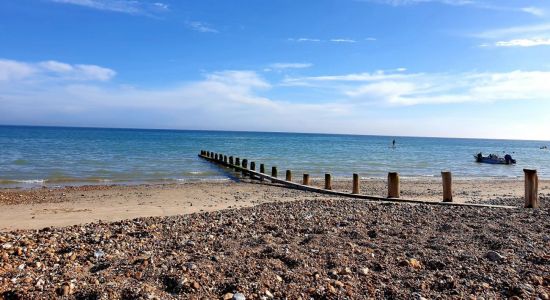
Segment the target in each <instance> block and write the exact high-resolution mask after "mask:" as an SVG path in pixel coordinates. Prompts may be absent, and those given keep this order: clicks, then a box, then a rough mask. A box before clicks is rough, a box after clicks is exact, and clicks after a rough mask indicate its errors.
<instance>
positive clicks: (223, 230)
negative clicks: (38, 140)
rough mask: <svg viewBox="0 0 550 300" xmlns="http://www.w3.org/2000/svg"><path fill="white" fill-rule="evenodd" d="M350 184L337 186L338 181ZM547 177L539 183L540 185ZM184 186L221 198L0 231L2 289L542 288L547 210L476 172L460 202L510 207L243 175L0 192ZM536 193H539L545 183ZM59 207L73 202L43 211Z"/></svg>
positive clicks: (507, 294)
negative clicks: (311, 189) (325, 191)
mask: <svg viewBox="0 0 550 300" xmlns="http://www.w3.org/2000/svg"><path fill="white" fill-rule="evenodd" d="M347 184H348V183H347V182H341V183H335V185H334V186H335V188H341V189H344V188H347ZM435 184H436V183H431V182H424V183H422V184H420V183H418V182H416V183H415V184H410V185H408V184H406V183H405V182H404V184H403V192H402V194H403V195H405V196H409V197H412V196H413V195H414V192H415V191H413V190H411V189H410V188H409V186H412V187H417V188H419V189H423V190H424V191H425V194H424V196H425V197H426V198H427V199H430V190H432V189H433V190H434V192H433V195H432V197H433V200H434V201H437V200H436V198H435V196H436V194H438V192H436V191H435V190H436V187H435ZM462 184H463V185H465V186H466V183H462ZM518 184H521V182H519V183H518ZM546 184H547V183H546V182H543V183H542V184H541V187H542V190H543V191H544V189H545V188H547V187H545V186H546ZM380 185H381V187H379V186H380ZM460 186H462V185H461V184H460V183H459V184H457V187H460ZM487 186H489V184H487ZM492 186H494V183H493V184H492ZM503 186H504V185H503ZM505 186H509V187H510V188H511V189H513V187H514V185H512V184H506V185H505ZM480 187H481V188H480ZM383 188H384V186H383V184H382V183H381V182H369V183H365V184H362V192H363V191H364V192H367V191H372V192H375V191H378V190H380V189H383ZM189 189H192V190H193V191H194V194H192V195H193V196H194V197H196V198H197V199H199V200H200V199H203V195H202V194H201V192H200V190H202V191H203V192H202V193H206V192H207V191H210V193H206V195H205V196H204V197H206V198H211V199H218V200H220V201H213V200H212V203H217V204H218V206H216V207H214V206H213V207H211V208H210V209H207V207H208V204H207V205H205V207H203V208H200V209H199V208H198V207H196V209H197V210H196V211H187V212H183V213H180V212H179V211H178V212H177V213H175V214H174V215H166V216H156V217H143V216H142V217H138V218H134V219H131V218H127V219H124V220H119V221H116V220H115V221H113V220H109V218H108V216H106V218H105V219H106V220H103V221H92V222H91V223H87V222H79V223H78V224H77V225H76V224H75V225H67V226H44V227H41V228H32V229H26V230H22V229H14V230H7V231H4V232H2V233H0V295H2V297H3V299H52V298H62V299H435V298H437V299H505V298H511V299H537V298H539V299H548V295H549V293H550V267H549V266H550V253H549V252H548V249H549V247H550V223H549V222H548V220H550V210H549V209H548V207H545V206H543V207H542V208H540V209H523V208H519V206H520V205H521V200H522V199H521V197H517V195H515V194H514V192H512V191H507V190H506V189H501V190H500V194H498V195H497V196H491V197H488V196H485V195H487V194H490V195H492V194H491V193H492V192H494V191H492V190H490V189H483V184H481V185H478V186H477V187H474V186H471V185H470V192H468V193H469V194H468V196H467V197H466V198H467V199H466V200H468V199H469V201H471V202H477V203H479V202H484V203H488V202H494V201H491V199H493V200H494V199H501V200H500V201H501V202H507V204H513V203H516V204H517V206H518V208H517V209H496V208H482V207H441V206H434V205H426V204H407V203H393V202H389V203H386V202H382V203H381V202H369V201H358V200H352V199H346V198H338V197H331V196H326V195H317V194H314V193H307V192H302V191H297V190H290V189H285V188H282V187H278V186H275V185H270V184H256V183H251V182H239V183H237V182H231V183H216V184H214V183H202V184H189V185H184V186H134V187H131V186H130V187H128V186H111V187H107V186H99V187H97V186H96V187H72V188H63V189H57V190H48V189H34V190H3V191H1V192H0V196H1V197H0V198H1V199H2V202H3V204H2V206H1V207H2V208H3V210H2V213H4V214H6V211H8V213H9V208H15V207H19V208H20V207H22V206H30V207H36V206H40V205H54V206H55V205H67V204H68V201H73V200H74V199H72V198H71V197H73V196H79V197H81V198H84V199H85V200H82V201H84V202H85V201H88V202H90V204H91V206H93V205H97V201H99V200H97V199H101V198H102V197H103V198H106V197H112V198H110V199H109V201H113V200H116V201H120V200H121V197H122V198H124V197H126V198H127V200H128V201H131V198H132V197H137V198H140V199H142V200H143V199H154V198H155V195H156V194H159V193H160V194H161V195H165V194H162V193H163V192H164V193H167V192H168V193H176V195H179V198H180V200H181V199H182V198H185V197H189V195H190V194H189V192H190V190H189ZM428 189H429V190H428ZM459 190H460V189H459ZM212 191H214V192H212ZM417 192H418V191H417ZM140 193H141V194H140ZM517 193H518V194H521V191H518V192H517ZM82 195H84V196H82ZM97 195H99V196H98V198H95V196H97ZM130 195H134V196H130ZM541 195H542V198H541V199H542V200H543V201H542V203H544V202H545V201H546V199H547V195H546V194H544V193H541ZM117 197H118V198H117ZM174 197H175V196H174ZM507 197H508V198H507ZM176 198H178V197H176ZM224 199H225V200H224ZM230 199H232V200H230ZM502 199H504V200H502ZM506 199H508V200H506ZM510 199H515V200H510ZM103 200H105V199H103ZM222 200H223V201H222ZM236 200H239V201H236ZM247 200H248V201H247ZM105 201H107V200H105ZM182 201H183V200H182ZM201 201H202V200H201ZM460 201H465V200H464V199H462V200H460ZM84 202H82V203H84ZM239 202H240V203H239ZM235 203H239V204H237V205H236V204H235ZM165 205H166V204H165ZM212 205H213V204H212ZM191 207H192V206H189V207H188V208H191ZM6 209H8V210H6ZM83 213H84V214H85V213H89V212H83ZM63 214H70V212H65V213H58V214H57V215H56V216H51V218H57V217H62V216H63ZM38 227H40V226H38Z"/></svg>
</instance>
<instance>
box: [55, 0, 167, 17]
mask: <svg viewBox="0 0 550 300" xmlns="http://www.w3.org/2000/svg"><path fill="white" fill-rule="evenodd" d="M50 1H51V2H55V3H63V4H72V5H78V6H84V7H88V8H92V9H97V10H105V11H113V12H119V13H125V14H131V15H151V13H154V12H161V11H166V10H168V5H167V4H165V3H161V2H155V3H148V2H140V1H135V0H50Z"/></svg>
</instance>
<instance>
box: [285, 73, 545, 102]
mask: <svg viewBox="0 0 550 300" xmlns="http://www.w3.org/2000/svg"><path fill="white" fill-rule="evenodd" d="M403 72H404V71H401V72H400V73H387V72H384V71H377V72H373V73H357V74H346V75H329V76H315V77H298V78H286V79H285V84H286V85H290V86H306V87H310V88H316V87H323V88H327V87H332V88H333V89H334V90H335V91H337V92H339V93H341V94H343V95H345V96H347V97H350V98H351V99H353V100H354V101H355V102H356V103H360V102H361V101H363V102H365V103H368V104H373V103H377V104H379V105H388V104H389V105H406V106H409V105H422V104H447V103H465V102H496V101H512V100H550V85H548V84H547V82H550V72H542V71H541V72H534V71H532V72H527V71H519V70H518V71H512V72H504V73H456V74H445V73H443V74H423V73H417V74H414V73H409V74H407V73H403Z"/></svg>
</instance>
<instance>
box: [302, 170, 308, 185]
mask: <svg viewBox="0 0 550 300" xmlns="http://www.w3.org/2000/svg"><path fill="white" fill-rule="evenodd" d="M302 184H303V185H309V174H305V173H304V179H303V181H302Z"/></svg>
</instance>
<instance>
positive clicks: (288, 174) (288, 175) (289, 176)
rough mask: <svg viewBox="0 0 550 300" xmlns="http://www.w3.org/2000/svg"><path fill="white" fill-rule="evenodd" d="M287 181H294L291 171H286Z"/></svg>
mask: <svg viewBox="0 0 550 300" xmlns="http://www.w3.org/2000/svg"><path fill="white" fill-rule="evenodd" d="M286 181H292V172H291V171H290V170H286Z"/></svg>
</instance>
